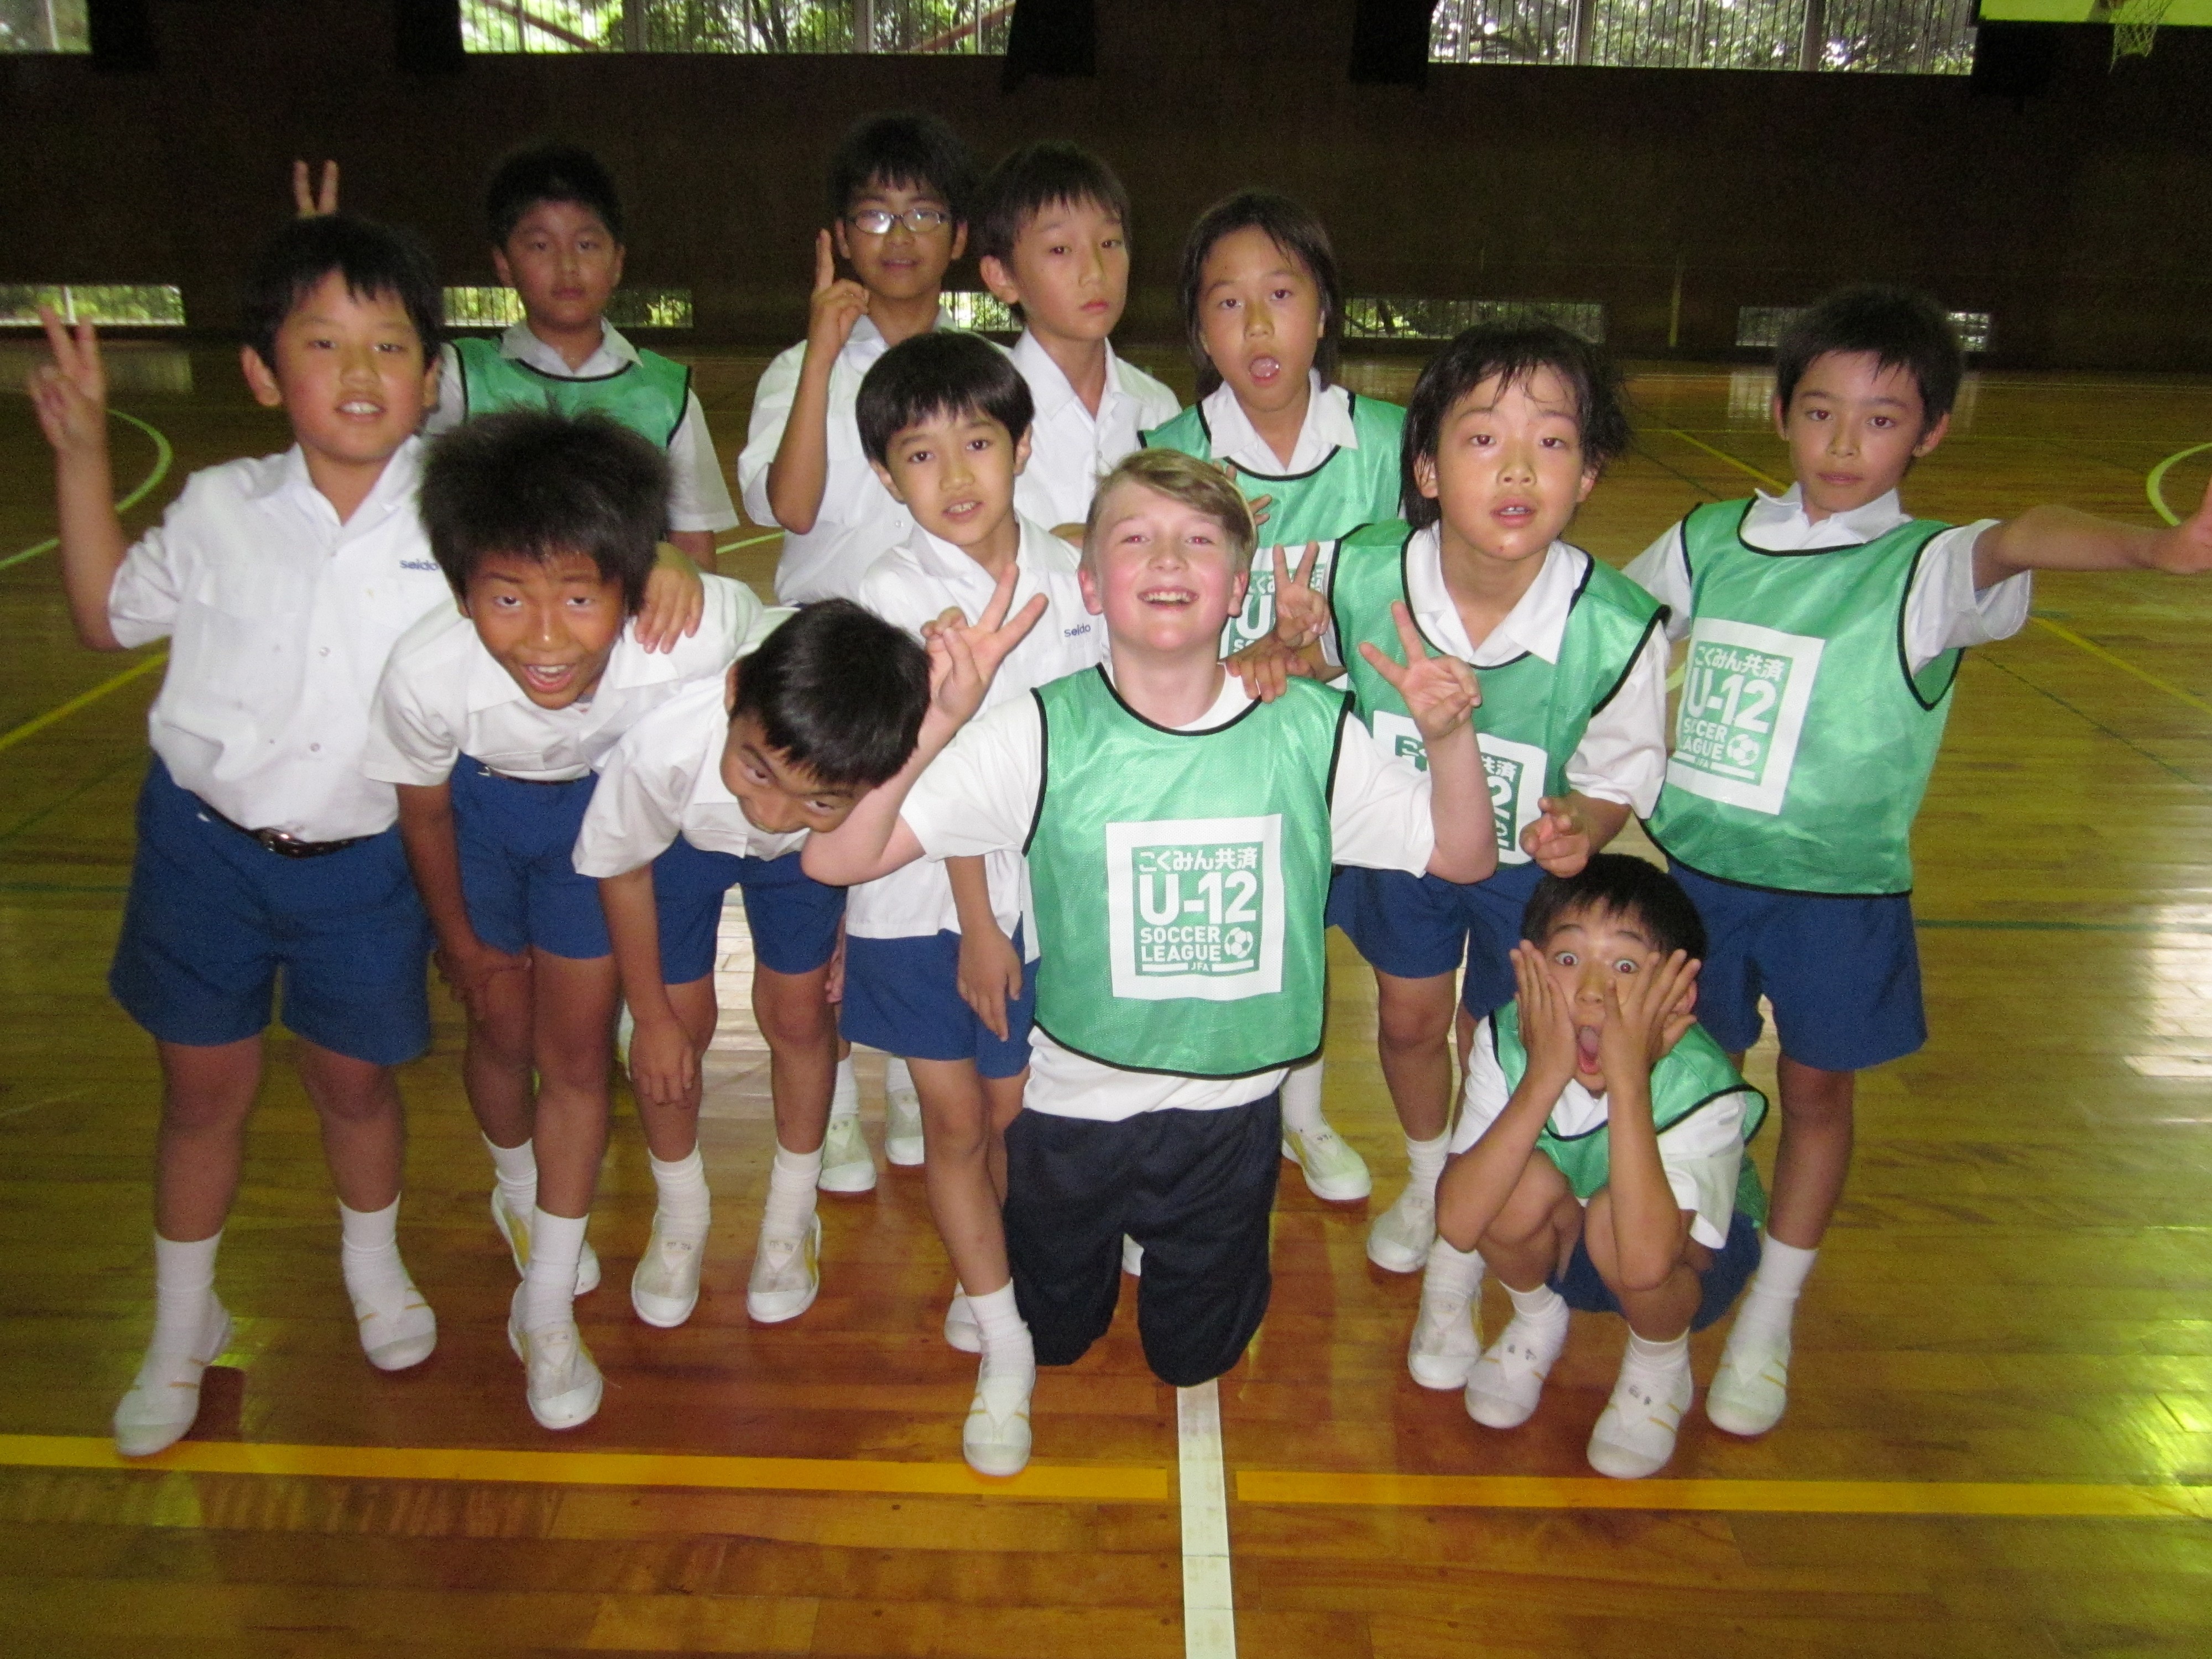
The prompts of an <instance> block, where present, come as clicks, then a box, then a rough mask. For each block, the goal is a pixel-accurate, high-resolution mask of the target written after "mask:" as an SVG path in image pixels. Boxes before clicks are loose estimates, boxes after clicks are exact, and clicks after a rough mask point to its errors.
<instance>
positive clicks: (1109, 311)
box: [983, 197, 1129, 345]
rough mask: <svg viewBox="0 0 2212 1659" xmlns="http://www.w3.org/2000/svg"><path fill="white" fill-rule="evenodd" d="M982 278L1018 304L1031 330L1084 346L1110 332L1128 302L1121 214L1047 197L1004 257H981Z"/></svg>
mask: <svg viewBox="0 0 2212 1659" xmlns="http://www.w3.org/2000/svg"><path fill="white" fill-rule="evenodd" d="M983 280H984V281H985V282H986V283H988V284H989V285H990V289H991V291H992V292H993V293H994V294H995V295H998V296H999V298H1000V300H1002V301H1005V302H1006V303H1007V304H1008V305H1018V306H1019V307H1021V308H1022V321H1023V323H1024V325H1025V326H1027V328H1028V329H1029V331H1030V332H1031V333H1033V334H1036V335H1039V336H1041V337H1047V338H1050V339H1055V340H1063V341H1066V342H1068V343H1071V344H1085V345H1088V344H1091V343H1095V342H1097V341H1099V340H1103V339H1104V338H1105V337H1107V336H1108V335H1109V334H1111V333H1112V332H1113V331H1114V325H1115V324H1117V323H1119V322H1120V321H1121V308H1122V307H1124V306H1125V305H1127V303H1128V299H1129V242H1128V238H1127V236H1126V235H1125V234H1123V232H1122V228H1121V219H1120V218H1119V217H1118V216H1116V215H1115V214H1114V213H1113V212H1112V211H1111V210H1109V209H1107V208H1103V207H1101V206H1100V205H1099V204H1097V203H1096V202H1093V201H1091V200H1090V199H1089V198H1088V197H1085V198H1084V199H1082V200H1080V201H1075V202H1050V203H1048V204H1046V205H1045V206H1044V207H1042V209H1040V210H1038V211H1037V213H1036V216H1034V217H1033V218H1031V219H1030V222H1028V223H1027V224H1025V225H1024V226H1023V227H1022V232H1021V234H1020V235H1018V236H1017V237H1016V238H1015V239H1014V245H1013V247H1012V250H1011V251H1010V252H1008V254H1007V257H1006V258H1005V259H1003V260H1000V259H997V258H988V257H987V258H985V259H984V260H983Z"/></svg>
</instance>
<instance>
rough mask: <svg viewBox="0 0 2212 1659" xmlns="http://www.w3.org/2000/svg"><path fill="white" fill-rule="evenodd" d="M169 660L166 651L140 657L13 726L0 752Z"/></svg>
mask: <svg viewBox="0 0 2212 1659" xmlns="http://www.w3.org/2000/svg"><path fill="white" fill-rule="evenodd" d="M168 660H169V653H167V652H166V651H156V652H155V653H154V654H153V655H152V656H150V657H142V658H140V659H138V660H137V662H134V663H132V664H131V666H130V667H128V668H126V669H125V670H124V671H122V672H121V673H120V674H118V675H116V676H115V677H114V678H112V679H105V680H102V681H101V682H100V684H98V685H95V686H94V687H93V688H92V690H89V691H80V692H78V693H77V694H76V696H73V697H71V698H70V700H69V701H68V702H64V703H61V704H58V705H57V706H56V707H54V708H49V709H48V710H46V713H45V714H33V715H32V716H31V718H30V719H29V720H25V721H24V722H23V723H22V724H21V726H16V727H15V728H14V729H13V730H11V731H7V732H0V751H4V750H9V749H13V748H14V747H15V745H16V744H19V743H21V742H22V741H23V740H24V739H25V738H35V737H37V736H38V735H39V733H40V732H43V731H45V730H46V728H47V727H48V726H52V725H53V724H54V723H55V722H56V721H57V720H67V719H68V718H69V717H70V715H71V714H76V711H77V710H78V709H80V708H83V707H85V705H86V704H88V703H94V702H99V701H100V699H101V698H102V697H104V696H106V695H107V694H108V693H109V692H111V691H113V690H118V689H120V688H121V687H123V686H126V685H128V684H131V681H133V680H135V679H137V678H140V677H141V676H143V675H146V674H150V673H152V672H153V671H155V669H157V668H159V667H160V666H161V665H162V664H163V663H165V662H167V661H168Z"/></svg>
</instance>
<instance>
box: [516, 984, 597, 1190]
mask: <svg viewBox="0 0 2212 1659" xmlns="http://www.w3.org/2000/svg"><path fill="white" fill-rule="evenodd" d="M530 954H531V966H530V984H531V986H532V998H531V1000H532V1011H531V1021H530V1051H531V1056H532V1064H533V1065H534V1066H535V1067H536V1070H537V1073H538V1100H537V1105H536V1116H537V1143H538V1208H539V1209H541V1210H543V1211H544V1212H546V1213H547V1214H548V1215H557V1216H569V1217H576V1216H583V1215H588V1214H589V1213H590V1212H591V1208H592V1194H593V1193H594V1192H596V1191H597V1190H598V1188H599V1165H600V1164H601V1162H602V1161H603V1160H604V1159H605V1157H606V1152H607V1119H608V1117H609V1115H610V1114H611V1110H612V1103H611V1096H610V1093H609V1087H610V1085H609V1079H608V1073H609V1070H610V1068H611V1066H612V1064H613V1061H614V1023H615V1006H616V1004H617V1002H618V1001H619V1000H620V996H621V987H620V982H619V981H618V980H617V976H616V973H615V959H614V958H613V957H611V956H609V957H590V958H579V957H556V956H555V955H553V954H552V953H551V952H550V951H537V950H533V951H532V952H531V953H530ZM501 977H513V978H518V979H519V978H520V977H521V975H501Z"/></svg>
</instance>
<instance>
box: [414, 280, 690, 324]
mask: <svg viewBox="0 0 2212 1659" xmlns="http://www.w3.org/2000/svg"><path fill="white" fill-rule="evenodd" d="M521 320H522V301H521V300H520V298H519V297H518V296H517V295H516V294H515V291H514V290H513V289H511V288H449V289H447V290H446V326H447V327H448V328H505V327H506V326H507V325H508V324H509V323H519V322H520V321H521ZM607 320H608V321H609V322H611V323H612V324H613V325H615V326H616V327H617V328H689V327H690V326H691V290H690V289H688V288H625V289H618V290H617V292H616V294H615V297H614V298H613V299H612V300H611V301H608V303H607Z"/></svg>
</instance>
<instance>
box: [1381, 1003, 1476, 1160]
mask: <svg viewBox="0 0 2212 1659" xmlns="http://www.w3.org/2000/svg"><path fill="white" fill-rule="evenodd" d="M1375 998H1376V1057H1377V1058H1378V1059H1379V1060H1381V1061H1382V1063H1383V1080H1384V1081H1385V1082H1386V1083H1388V1084H1389V1086H1390V1103H1391V1104H1392V1105H1394V1106H1395V1107H1396V1108H1397V1109H1398V1121H1399V1123H1400V1124H1401V1125H1402V1126H1403V1127H1404V1128H1405V1131H1406V1134H1407V1138H1408V1139H1413V1140H1434V1139H1436V1138H1437V1136H1438V1135H1440V1134H1442V1133H1443V1132H1444V1128H1445V1126H1446V1125H1447V1124H1448V1123H1449V1121H1450V1119H1451V1081H1452V1069H1451V1030H1452V1010H1453V1009H1454V1008H1455V1007H1456V1006H1458V999H1457V998H1456V997H1455V995H1454V994H1453V989H1452V976H1451V975H1449V974H1437V975H1433V976H1432V977H1431V978H1428V979H1400V978H1398V977H1397V976H1396V975H1392V974H1386V973H1384V972H1383V971H1382V970H1381V969H1376V973H1375Z"/></svg>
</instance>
